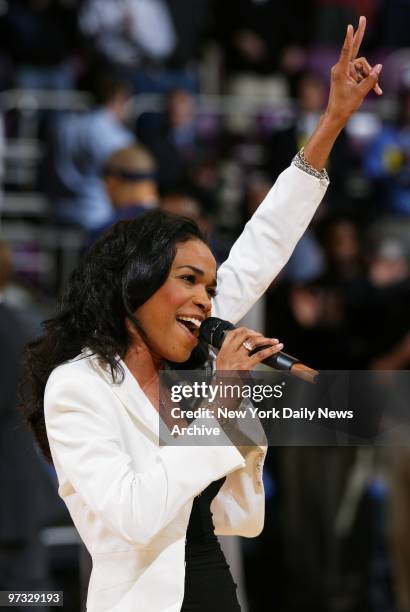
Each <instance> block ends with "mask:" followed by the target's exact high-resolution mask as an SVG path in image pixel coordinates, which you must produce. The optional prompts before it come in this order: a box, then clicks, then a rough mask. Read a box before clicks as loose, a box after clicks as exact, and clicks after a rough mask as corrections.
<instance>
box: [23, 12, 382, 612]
mask: <svg viewBox="0 0 410 612" xmlns="http://www.w3.org/2000/svg"><path fill="white" fill-rule="evenodd" d="M364 28H365V21H364V19H361V21H360V23H359V28H358V30H357V32H356V34H355V35H354V34H353V28H352V27H351V26H349V28H348V32H347V35H346V40H345V43H344V47H343V49H342V52H341V56H340V60H339V62H338V63H337V65H336V66H335V67H334V69H333V71H332V85H331V91H330V97H329V104H328V108H327V111H326V113H325V114H324V116H323V118H322V120H321V122H320V124H319V126H318V128H317V129H316V131H315V133H314V134H313V136H312V137H311V139H310V141H309V143H308V144H307V146H306V147H305V150H304V153H303V151H302V152H301V153H299V154H298V155H297V156H296V158H295V160H294V162H293V164H292V166H291V167H290V168H288V169H287V170H286V171H285V172H284V173H283V174H282V175H281V176H280V177H279V179H278V181H277V183H276V184H275V185H274V187H273V188H272V190H271V191H270V193H269V194H268V196H267V198H266V200H265V201H264V202H263V203H262V204H261V206H260V207H259V209H258V210H257V212H256V213H255V215H254V217H253V218H252V220H251V221H250V222H249V223H248V224H247V226H246V228H245V230H244V232H243V234H242V236H241V237H240V238H239V240H238V241H237V243H236V244H235V245H234V247H233V249H232V251H231V254H230V256H229V259H228V260H227V262H225V264H223V265H222V266H221V268H220V270H219V271H218V292H219V293H218V297H215V291H216V276H217V273H216V264H215V260H214V258H213V256H212V253H211V251H210V250H209V248H208V246H207V245H206V242H205V240H204V238H203V237H202V235H201V234H200V231H199V229H198V228H197V226H196V225H195V224H194V223H193V222H191V221H189V220H187V219H184V218H181V217H175V216H172V215H167V214H165V213H163V212H160V211H154V212H150V213H147V214H145V215H143V216H141V217H139V218H137V219H135V220H131V221H122V222H120V223H118V224H117V225H115V226H114V227H113V228H112V229H111V230H110V231H109V232H108V233H106V234H105V235H103V237H102V238H101V239H100V240H99V241H98V242H97V243H96V244H95V245H94V247H93V248H92V249H91V251H90V252H89V253H88V254H87V255H86V257H85V258H84V260H83V262H82V263H81V265H80V266H79V267H78V269H77V270H76V271H75V272H74V273H73V275H72V277H71V279H70V282H69V285H68V288H67V290H66V293H65V295H64V296H63V299H62V302H61V305H60V307H59V310H58V312H57V314H56V315H55V316H54V317H53V318H52V319H50V320H49V321H48V322H47V323H46V325H45V333H44V335H43V336H42V337H41V338H39V339H38V340H37V341H36V342H34V343H33V344H32V345H31V347H30V349H29V354H28V365H29V375H30V379H31V388H32V398H31V400H30V402H28V405H29V406H30V410H31V412H30V414H29V420H30V423H31V425H32V427H33V429H34V431H35V434H36V436H37V439H38V441H39V443H40V445H41V447H42V448H43V451H44V453H45V454H46V455H47V456H48V457H49V459H51V460H52V461H53V463H54V466H55V469H56V472H57V476H58V481H59V494H60V496H61V497H62V498H63V500H64V501H65V503H66V505H67V507H68V509H69V511H70V514H71V516H72V519H73V521H74V524H75V526H76V527H77V529H78V532H79V534H80V536H81V538H82V539H83V541H84V543H85V545H86V546H87V548H88V550H89V552H90V553H91V556H92V559H93V570H92V574H91V580H90V585H89V592H88V600H87V610H88V612H103V611H107V610H110V611H112V612H177V611H180V610H183V611H184V612H188V611H191V610H192V611H193V610H195V611H197V612H209V611H210V610H214V611H215V612H219V611H220V610H223V611H224V612H233V611H238V610H239V604H238V602H237V598H236V592H235V584H234V582H233V580H232V577H231V575H230V572H229V568H228V566H227V564H226V562H225V559H224V556H223V554H222V552H221V549H220V547H219V544H218V541H217V538H216V535H218V534H224V535H234V534H239V535H242V536H247V537H252V536H256V535H257V534H258V533H260V531H261V529H262V526H263V520H264V492H263V484H262V465H263V460H264V456H265V452H266V448H265V447H260V446H255V447H247V448H246V449H243V448H241V449H238V448H236V447H235V446H234V445H233V444H229V441H228V440H227V444H226V445H225V446H190V447H187V446H180V447H178V446H166V447H159V444H158V419H159V415H158V411H159V373H160V371H161V369H162V368H163V367H164V366H165V365H166V364H167V363H169V362H173V363H184V362H185V361H186V360H187V359H188V358H189V356H190V354H191V352H192V350H193V349H194V347H195V346H196V345H197V342H198V339H197V336H198V325H199V324H200V322H201V321H203V320H204V319H205V318H206V317H209V316H210V315H211V312H212V314H213V315H214V316H219V317H221V318H224V319H228V320H230V321H233V322H236V321H237V320H239V319H240V318H241V317H242V316H243V314H245V312H246V311H247V310H248V309H249V308H250V307H251V306H252V304H253V303H254V302H255V301H256V299H257V298H258V297H259V296H260V295H261V293H262V292H263V291H264V290H265V289H266V287H267V286H268V284H269V283H270V282H271V280H272V278H273V277H274V276H275V275H276V274H277V272H278V271H279V270H280V269H281V267H282V266H283V265H284V264H285V263H286V261H287V259H288V257H289V255H290V253H291V252H292V250H293V248H294V246H295V244H296V242H297V241H298V239H299V238H300V236H301V235H302V233H303V231H304V230H305V229H306V226H307V224H308V223H309V221H310V219H311V217H312V215H313V213H314V211H315V210H316V208H317V206H318V204H319V202H320V200H321V198H322V197H323V194H324V192H325V190H326V187H327V183H328V181H327V178H326V173H325V172H324V171H323V170H322V168H323V166H324V164H325V162H326V159H327V156H328V154H329V152H330V150H331V148H332V146H333V143H334V141H335V139H336V137H337V135H338V134H339V132H340V131H341V129H342V128H343V126H344V124H345V123H346V121H347V119H348V118H349V117H350V116H351V114H352V113H353V112H354V111H355V110H356V109H357V108H358V107H359V106H360V104H361V102H362V101H363V98H364V97H365V95H366V94H367V92H368V91H369V90H370V89H371V88H374V87H377V79H378V75H379V72H380V68H381V67H379V66H377V67H376V68H374V69H371V68H370V67H369V66H368V64H367V62H366V61H365V60H364V59H361V60H356V59H355V58H356V55H357V51H358V48H359V46H360V42H361V39H362V37H363V33H364ZM244 343H245V344H246V347H247V348H246V347H245V346H244ZM261 343H262V344H264V345H269V348H266V349H264V350H263V351H261V352H259V353H257V354H256V355H255V356H253V357H250V356H249V344H250V345H252V346H255V345H257V344H261ZM281 348H282V345H281V344H280V343H279V341H278V340H274V339H268V338H264V337H263V336H262V335H261V334H258V333H257V332H254V331H251V330H249V329H245V328H238V329H236V330H234V331H232V332H230V333H229V334H228V336H227V338H226V340H225V342H224V344H223V346H222V348H221V350H220V352H219V354H218V355H217V357H216V359H215V363H214V369H215V371H216V372H217V371H219V370H250V369H251V368H253V366H254V365H255V364H256V363H257V362H259V361H261V360H263V359H264V358H266V357H267V356H269V355H272V354H274V353H275V352H277V351H279V350H281Z"/></svg>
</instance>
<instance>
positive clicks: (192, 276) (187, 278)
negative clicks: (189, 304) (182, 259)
mask: <svg viewBox="0 0 410 612" xmlns="http://www.w3.org/2000/svg"><path fill="white" fill-rule="evenodd" d="M179 278H181V279H182V280H184V281H186V282H187V283H189V284H190V285H195V283H196V276H195V274H183V275H182V276H180V277H179Z"/></svg>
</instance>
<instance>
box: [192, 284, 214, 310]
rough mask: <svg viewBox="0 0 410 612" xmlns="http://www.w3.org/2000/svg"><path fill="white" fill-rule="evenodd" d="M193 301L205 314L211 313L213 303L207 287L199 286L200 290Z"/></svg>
mask: <svg viewBox="0 0 410 612" xmlns="http://www.w3.org/2000/svg"><path fill="white" fill-rule="evenodd" d="M193 302H194V304H195V306H197V307H198V308H200V309H201V310H202V312H203V313H204V314H206V315H209V314H210V312H211V307H212V303H211V298H210V297H209V295H208V292H207V290H206V288H205V287H202V288H198V291H197V292H196V293H195V296H194V298H193Z"/></svg>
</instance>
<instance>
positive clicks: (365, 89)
mask: <svg viewBox="0 0 410 612" xmlns="http://www.w3.org/2000/svg"><path fill="white" fill-rule="evenodd" d="M365 30H366V18H365V17H360V20H359V25H358V28H357V30H356V32H355V33H354V32H353V26H351V25H349V26H348V28H347V33H346V38H345V40H344V43H343V47H342V50H341V53H340V57H339V61H338V62H337V64H336V65H335V66H333V68H332V71H331V85H330V94H329V102H328V107H327V112H328V114H329V115H331V116H333V117H337V118H339V119H341V120H343V121H346V120H347V119H348V118H349V117H350V116H351V115H352V114H353V113H354V112H355V111H356V110H357V109H358V108H359V107H360V106H361V104H362V102H363V100H364V98H365V97H366V95H367V94H368V93H369V91H370V90H371V89H374V90H375V92H376V93H377V94H378V95H381V94H382V90H381V88H380V86H379V85H378V83H377V81H378V79H379V75H380V72H381V69H382V65H381V64H377V65H376V66H374V67H373V68H372V67H371V66H370V64H369V63H368V61H367V59H366V58H365V57H360V58H357V55H358V53H359V49H360V45H361V43H362V40H363V36H364V33H365Z"/></svg>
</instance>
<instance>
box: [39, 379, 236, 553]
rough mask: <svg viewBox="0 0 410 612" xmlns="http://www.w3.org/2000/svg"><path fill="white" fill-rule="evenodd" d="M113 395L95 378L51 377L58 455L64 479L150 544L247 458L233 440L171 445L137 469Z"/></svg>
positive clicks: (48, 405) (138, 541)
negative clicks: (125, 445)
mask: <svg viewBox="0 0 410 612" xmlns="http://www.w3.org/2000/svg"><path fill="white" fill-rule="evenodd" d="M107 393H109V388H108V387H107V386H106V385H104V383H102V382H101V381H97V380H95V379H93V378H92V377H87V376H77V377H75V378H74V377H73V376H71V377H68V376H64V377H63V376H61V377H60V378H59V377H58V376H53V375H52V377H51V380H50V381H49V383H48V384H47V388H46V394H45V417H46V427H47V435H48V439H49V443H50V448H51V453H52V457H53V460H54V462H55V466H56V469H57V473H58V474H59V479H60V476H61V474H63V475H64V479H65V481H68V482H69V483H70V485H71V486H72V487H73V489H74V490H75V491H76V492H77V493H78V495H79V496H80V497H81V498H82V500H83V501H84V503H85V504H86V505H87V506H88V507H89V508H90V509H91V510H92V511H93V512H94V513H95V514H96V515H98V516H99V517H100V518H101V520H102V521H103V522H104V523H105V524H106V525H107V526H108V527H109V528H110V529H112V530H113V531H114V532H116V533H117V534H119V535H120V536H121V537H122V538H124V539H125V540H127V541H128V542H130V543H132V544H134V545H141V546H144V545H146V544H147V542H149V541H150V540H151V539H152V538H153V537H154V536H155V535H156V534H157V533H158V532H159V531H160V530H161V529H162V528H163V527H164V526H165V525H167V523H169V522H170V521H171V520H172V519H173V517H174V516H175V515H176V514H177V512H178V511H179V510H180V509H181V508H182V507H183V506H184V504H186V503H187V502H188V501H189V500H190V499H192V498H193V497H194V496H195V495H197V494H198V493H199V492H200V491H202V490H203V489H204V488H206V486H207V485H208V484H209V483H210V482H211V481H213V480H217V479H219V478H221V477H222V476H224V475H226V474H228V473H230V472H231V471H233V470H236V469H237V468H240V467H242V466H243V465H244V460H243V457H242V455H241V454H240V452H239V451H238V450H237V449H236V448H235V447H234V446H232V445H230V444H229V441H228V440H226V444H225V445H224V446H209V447H206V446H202V447H198V446H189V447H176V446H173V447H164V448H162V449H161V450H160V451H159V453H158V455H157V457H156V461H155V463H153V465H152V466H150V467H149V469H146V470H145V469H143V470H141V471H140V472H139V471H135V469H133V466H132V465H131V457H130V456H129V455H128V454H127V453H126V452H124V450H123V448H122V445H121V442H120V440H121V437H120V432H119V430H118V425H117V422H116V420H115V419H114V418H112V415H111V414H110V411H109V409H110V408H112V405H110V402H109V398H108V397H107ZM221 444H223V441H222V440H221ZM61 484H62V483H61V481H60V488H61Z"/></svg>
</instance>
